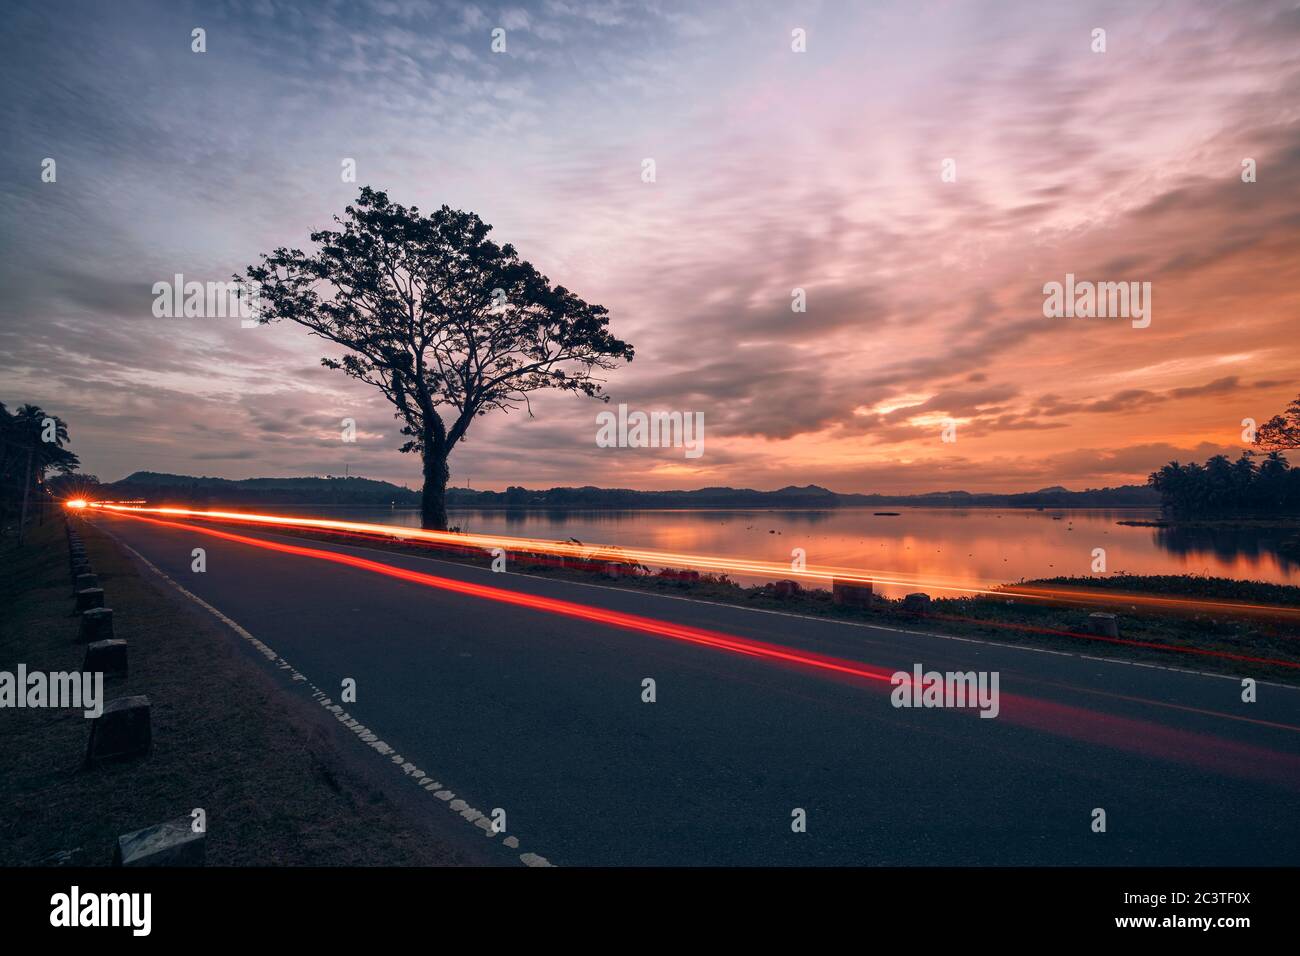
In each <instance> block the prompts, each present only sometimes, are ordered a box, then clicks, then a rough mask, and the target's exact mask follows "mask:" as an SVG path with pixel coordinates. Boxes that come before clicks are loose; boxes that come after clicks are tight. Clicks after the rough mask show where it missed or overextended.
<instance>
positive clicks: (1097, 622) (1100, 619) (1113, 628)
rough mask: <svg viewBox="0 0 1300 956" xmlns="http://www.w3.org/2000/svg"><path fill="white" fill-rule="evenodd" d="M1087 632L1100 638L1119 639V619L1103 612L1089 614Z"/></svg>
mask: <svg viewBox="0 0 1300 956" xmlns="http://www.w3.org/2000/svg"><path fill="white" fill-rule="evenodd" d="M1088 632H1089V633H1091V634H1098V635H1100V636H1102V637H1119V619H1118V618H1117V617H1115V615H1114V614H1107V613H1106V612H1104V611H1098V612H1096V613H1094V614H1089V615H1088Z"/></svg>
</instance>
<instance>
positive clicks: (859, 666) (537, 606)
mask: <svg viewBox="0 0 1300 956" xmlns="http://www.w3.org/2000/svg"><path fill="white" fill-rule="evenodd" d="M127 516H129V517H131V518H134V519H136V520H139V521H144V522H147V523H149V524H153V525H160V526H163V527H167V528H175V529H178V530H182V531H191V532H195V533H197V534H203V535H208V536H210V537H215V538H220V539H222V540H226V541H231V542H234V543H236V544H242V545H249V546H252V547H256V548H262V549H264V550H267V551H275V552H279V553H281V554H289V555H294V556H298V557H304V558H310V559H314V560H318V561H327V562H330V563H333V564H340V565H345V566H347V567H352V568H356V569H358V570H362V571H368V572H371V573H374V574H380V575H384V576H386V577H389V578H394V579H396V580H400V581H406V582H409V583H412V584H419V585H423V586H425V587H431V588H437V589H440V590H444V591H449V592H453V593H457V594H463V595H466V596H469V597H474V598H480V599H484V600H490V601H496V602H499V603H503V604H511V605H515V606H517V607H524V608H529V609H531V610H536V611H542V612H546V613H550V614H558V615H562V616H566V617H572V618H577V619H580V620H586V621H591V622H593V623H597V624H604V625H608V626H610V627H615V628H621V629H624V630H629V631H636V632H640V633H644V634H651V635H655V636H658V637H665V638H669V639H672V640H676V641H680V642H683V643H687V644H693V645H697V646H702V647H707V648H711V649H713V650H720V651H727V652H729V653H733V654H738V655H741V656H744V657H749V658H754V659H758V660H762V661H765V662H770V663H776V664H783V665H787V666H793V667H795V668H797V669H804V670H808V671H812V672H814V673H818V674H820V675H823V676H826V677H832V678H841V679H844V678H848V679H858V680H864V681H866V682H868V686H877V687H881V685H888V686H890V687H891V688H892V687H893V686H895V679H894V675H895V674H901V675H903V678H904V679H901V682H902V683H907V684H910V683H911V680H910V678H907V675H906V672H905V671H893V670H889V669H887V668H882V667H877V666H874V665H871V664H867V663H864V662H860V661H852V660H847V659H844V658H838V657H832V656H830V655H827V654H819V653H816V652H814V651H807V650H800V649H796V648H791V647H785V646H782V645H779V644H771V643H768V642H766V641H758V640H754V639H752V638H745V637H740V636H738V635H734V634H727V633H724V632H722V631H715V630H710V629H706V628H700V627H694V626H691V625H687V624H676V623H673V622H671V621H665V620H660V619H658V618H651V617H645V616H643V615H640V614H629V613H626V612H623V611H614V610H609V609H606V608H599V607H592V606H589V605H586V604H579V603H577V602H574V601H565V600H561V599H558V598H548V597H542V596H540V595H533V594H524V593H521V592H518V591H511V590H508V589H505V588H498V587H491V586H488V585H483V584H475V583H473V582H469V581H459V580H456V579H454V578H445V577H440V576H438V575H433V574H426V573H424V572H422V571H413V570H410V569H407V568H401V567H396V566H394V565H391V564H384V563H382V562H379V561H373V560H371V559H369V558H362V557H358V556H356V555H352V554H346V553H343V552H339V551H327V550H323V549H320V548H311V547H306V546H304V545H296V544H288V543H285V542H281V541H271V540H268V539H265V538H253V537H249V536H247V535H241V534H235V533H233V532H229V531H221V530H218V529H216V528H212V527H206V526H202V525H192V524H185V523H183V522H178V521H165V520H161V519H158V518H146V517H144V516H143V515H137V514H128V515H127ZM1282 663H1284V662H1282ZM1293 666H1294V665H1293ZM1127 699H1129V700H1134V701H1137V700H1138V698H1127ZM965 712H966V713H969V714H973V713H975V711H973V710H966V711H965ZM1201 713H1204V714H1207V715H1211V716H1216V715H1215V714H1214V712H1212V711H1201ZM1000 716H1001V717H1003V718H1005V719H1008V720H1010V721H1011V722H1012V723H1017V724H1021V725H1024V726H1030V727H1033V728H1036V729H1038V730H1042V731H1045V732H1047V733H1051V734H1053V735H1056V736H1064V737H1071V738H1074V739H1077V740H1084V741H1088V742H1090V743H1095V744H1098V745H1102V746H1107V747H1111V748H1116V749H1120V750H1127V751H1130V752H1134V753H1140V754H1143V755H1145V756H1148V757H1152V758H1155V759H1163V760H1173V761H1177V762H1182V763H1191V764H1195V765H1198V766H1200V767H1203V768H1205V769H1210V770H1213V771H1216V772H1219V773H1226V774H1231V775H1233V776H1246V777H1263V778H1267V779H1271V780H1273V781H1274V782H1276V783H1279V784H1282V785H1285V786H1287V787H1289V788H1292V789H1300V757H1297V756H1296V755H1295V754H1293V753H1287V752H1279V751H1274V750H1270V749H1267V748H1264V747H1259V746H1255V745H1253V744H1242V743H1238V742H1236V741H1231V740H1226V739H1223V738H1220V737H1215V736H1212V735H1207V734H1200V733H1194V732H1191V731H1186V730H1180V729H1177V728H1173V727H1168V726H1164V725H1161V724H1157V723H1153V722H1150V721H1145V720H1139V719H1134V718H1129V717H1121V716H1118V715H1115V714H1108V713H1102V712H1098V711H1092V710H1089V709H1086V708H1083V707H1075V706H1072V705H1069V704H1060V703H1056V702H1054V701H1048V700H1040V699H1037V698H1031V697H1027V696H1022V695H1017V694H1008V693H1002V694H1000ZM1217 716H1228V715H1217ZM1278 726H1279V727H1280V728H1281V727H1285V729H1287V730H1293V731H1295V730H1300V728H1295V727H1286V726H1285V725H1278Z"/></svg>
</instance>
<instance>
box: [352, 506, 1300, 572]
mask: <svg viewBox="0 0 1300 956" xmlns="http://www.w3.org/2000/svg"><path fill="white" fill-rule="evenodd" d="M889 510H896V511H898V512H900V514H899V515H898V516H897V517H885V516H879V515H876V514H873V512H872V511H871V510H860V509H843V508H842V509H837V510H833V511H744V510H735V511H730V510H729V511H473V510H463V511H454V512H452V514H451V523H452V524H453V525H457V526H459V527H460V529H461V530H462V531H468V532H473V533H479V534H504V535H513V536H517V537H529V538H544V539H550V540H557V541H562V540H566V539H568V538H576V539H578V540H579V541H581V542H583V543H584V544H614V545H623V546H634V547H643V548H655V549H662V550H666V551H685V552H693V553H700V554H710V555H721V556H736V557H745V558H758V559H762V560H768V561H780V562H788V561H789V560H790V553H791V551H792V549H794V548H803V549H804V550H805V551H806V552H807V561H808V563H809V564H810V565H836V566H844V567H854V568H861V569H871V570H889V571H894V572H903V573H907V574H914V575H919V576H922V577H925V578H930V579H934V578H940V577H941V578H956V579H960V580H963V581H980V582H990V583H1009V582H1014V581H1018V580H1022V579H1028V578H1037V577H1051V576H1055V575H1087V574H1090V573H1091V565H1092V560H1093V559H1092V550H1093V549H1094V548H1105V549H1106V559H1107V570H1108V571H1110V572H1112V573H1113V572H1121V571H1122V572H1129V573H1132V574H1207V575H1213V576H1221V577H1233V578H1246V579H1252V580H1259V581H1272V582H1278V583H1289V584H1300V564H1297V563H1296V562H1295V561H1289V560H1287V559H1286V558H1284V557H1282V556H1281V555H1279V554H1278V553H1277V551H1276V545H1277V540H1278V536H1277V535H1268V534H1265V533H1260V532H1224V531H1214V532H1186V531H1170V530H1168V529H1164V528H1133V527H1124V526H1121V525H1118V524H1116V522H1117V521H1121V520H1145V519H1151V518H1156V517H1158V514H1157V512H1155V511H1146V510H1140V509H1127V510H1101V509H1075V510H1052V509H1048V510H1046V511H1032V510H1029V511H1026V510H1017V509H1004V510H1001V511H998V510H994V509H991V508H973V509H968V510H958V509H951V508H891V509H889ZM344 511H346V517H348V518H353V519H354V520H367V521H372V522H381V523H385V524H397V525H405V526H411V527H415V526H418V524H419V514H418V512H416V511H413V510H399V511H384V510H369V509H340V510H339V513H340V516H342V512H344ZM333 513H334V512H331V514H333ZM895 590H897V589H895Z"/></svg>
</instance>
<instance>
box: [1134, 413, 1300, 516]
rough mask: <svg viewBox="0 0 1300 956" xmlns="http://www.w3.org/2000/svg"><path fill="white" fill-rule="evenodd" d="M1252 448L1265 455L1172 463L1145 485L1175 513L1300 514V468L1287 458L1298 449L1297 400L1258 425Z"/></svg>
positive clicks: (1299, 418)
mask: <svg viewBox="0 0 1300 956" xmlns="http://www.w3.org/2000/svg"><path fill="white" fill-rule="evenodd" d="M1255 444H1256V445H1258V446H1260V447H1261V448H1263V449H1266V450H1267V453H1266V454H1264V455H1263V456H1261V455H1260V454H1259V453H1258V452H1256V451H1255V450H1253V449H1246V450H1245V451H1243V452H1242V453H1241V457H1239V458H1238V459H1237V460H1236V461H1233V460H1232V459H1231V458H1229V457H1228V456H1227V455H1215V456H1213V457H1212V458H1210V459H1209V460H1208V461H1206V462H1205V464H1203V465H1202V464H1199V463H1197V462H1189V463H1188V464H1185V465H1184V464H1182V463H1181V462H1177V461H1171V462H1170V463H1169V464H1167V465H1165V466H1164V467H1163V468H1161V469H1160V470H1159V471H1153V472H1152V473H1151V475H1150V477H1149V478H1148V479H1147V483H1148V484H1149V485H1150V486H1151V487H1153V488H1154V489H1155V490H1156V491H1157V492H1158V493H1159V494H1160V503H1161V507H1162V508H1163V509H1164V510H1165V511H1167V512H1169V513H1171V514H1175V515H1185V516H1214V515H1232V514H1262V515H1289V514H1300V468H1292V467H1291V464H1290V462H1289V461H1288V460H1287V457H1286V454H1285V451H1286V450H1287V449H1294V448H1300V397H1297V398H1296V399H1295V401H1293V402H1291V404H1290V405H1289V406H1287V410H1286V411H1285V412H1284V413H1283V414H1281V415H1275V416H1274V417H1273V418H1271V419H1269V420H1268V421H1267V422H1265V423H1264V424H1263V425H1261V426H1260V427H1259V429H1258V431H1257V432H1256V434H1255Z"/></svg>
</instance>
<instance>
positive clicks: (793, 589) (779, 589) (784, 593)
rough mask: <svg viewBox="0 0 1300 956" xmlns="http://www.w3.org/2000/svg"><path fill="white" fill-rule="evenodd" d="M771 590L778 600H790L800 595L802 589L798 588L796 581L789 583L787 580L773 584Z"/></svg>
mask: <svg viewBox="0 0 1300 956" xmlns="http://www.w3.org/2000/svg"><path fill="white" fill-rule="evenodd" d="M772 590H773V591H774V592H775V593H776V596H777V597H779V598H792V597H794V596H795V595H797V594H800V593H802V591H803V588H802V587H800V586H799V582H798V581H791V580H789V579H788V578H787V579H785V580H781V581H777V582H775V583H774V584H773V585H772Z"/></svg>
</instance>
